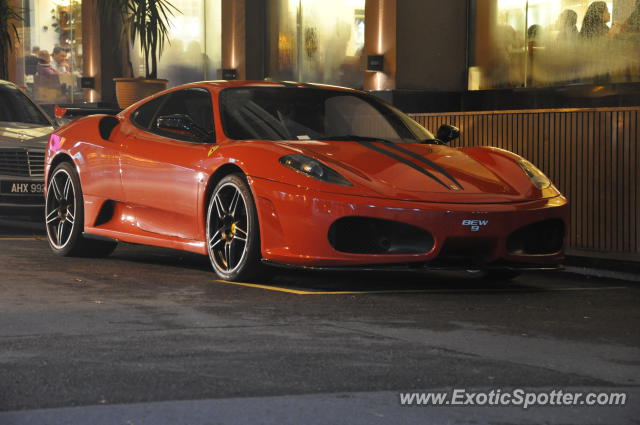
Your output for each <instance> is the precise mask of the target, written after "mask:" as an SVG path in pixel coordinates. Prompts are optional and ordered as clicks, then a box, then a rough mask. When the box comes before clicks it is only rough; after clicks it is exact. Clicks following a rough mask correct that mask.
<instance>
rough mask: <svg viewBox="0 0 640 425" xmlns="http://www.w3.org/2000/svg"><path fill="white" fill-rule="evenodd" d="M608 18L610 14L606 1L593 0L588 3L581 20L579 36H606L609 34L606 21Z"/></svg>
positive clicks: (609, 18) (590, 37)
mask: <svg viewBox="0 0 640 425" xmlns="http://www.w3.org/2000/svg"><path fill="white" fill-rule="evenodd" d="M610 20H611V14H610V13H609V8H608V7H607V3H606V2H603V1H594V2H593V3H591V4H590V5H589V8H588V9H587V13H586V14H585V15H584V19H583V20H582V28H581V29H580V37H582V38H583V39H585V40H593V39H598V38H602V37H605V36H607V35H608V34H609V27H608V26H607V22H609V21H610Z"/></svg>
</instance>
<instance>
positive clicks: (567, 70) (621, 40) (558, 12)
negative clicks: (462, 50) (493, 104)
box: [469, 0, 640, 90]
mask: <svg viewBox="0 0 640 425" xmlns="http://www.w3.org/2000/svg"><path fill="white" fill-rule="evenodd" d="M472 14H473V17H472V18H473V28H472V36H473V37H472V40H473V41H472V43H473V45H472V46H470V47H471V51H472V57H471V63H472V67H471V68H470V69H469V89H470V90H477V89H496V88H514V87H549V86H563V85H569V84H609V83H624V82H637V81H640V0H609V1H592V0H528V1H527V0H475V1H474V2H473V8H472Z"/></svg>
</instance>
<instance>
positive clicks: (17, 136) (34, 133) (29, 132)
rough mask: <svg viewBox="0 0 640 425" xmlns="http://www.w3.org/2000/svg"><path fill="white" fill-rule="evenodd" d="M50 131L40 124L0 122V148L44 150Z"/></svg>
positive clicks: (47, 127)
mask: <svg viewBox="0 0 640 425" xmlns="http://www.w3.org/2000/svg"><path fill="white" fill-rule="evenodd" d="M52 131H53V127H51V126H42V125H41V124H28V123H19V122H6V121H0V148H7V147H11V148H16V147H19V148H29V149H34V148H37V149H44V148H45V146H46V144H47V141H48V140H49V133H51V132H52Z"/></svg>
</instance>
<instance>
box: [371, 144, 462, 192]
mask: <svg viewBox="0 0 640 425" xmlns="http://www.w3.org/2000/svg"><path fill="white" fill-rule="evenodd" d="M381 143H383V144H384V145H385V146H389V147H390V148H392V149H395V150H397V151H398V152H402V153H404V154H407V155H409V156H410V157H411V158H414V159H416V160H418V161H420V162H422V163H423V164H426V165H428V166H429V167H431V168H433V169H434V170H436V171H437V172H439V173H440V174H442V175H444V176H446V177H447V178H448V179H449V180H451V181H452V182H454V183H455V184H456V185H457V186H458V187H459V188H460V189H464V187H462V185H461V184H460V183H459V182H458V180H456V178H455V177H453V176H452V175H451V174H450V173H449V172H448V171H447V170H445V169H444V168H442V167H441V166H440V165H438V164H436V163H435V162H433V161H430V160H428V159H427V158H425V157H423V156H420V155H418V154H417V153H415V152H412V151H410V150H409V149H405V148H403V147H402V146H398V145H397V144H395V143H393V142H388V141H381Z"/></svg>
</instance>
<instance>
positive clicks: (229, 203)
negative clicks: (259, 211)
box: [207, 182, 251, 274]
mask: <svg viewBox="0 0 640 425" xmlns="http://www.w3.org/2000/svg"><path fill="white" fill-rule="evenodd" d="M250 231H251V229H249V220H248V218H247V201H246V199H245V198H244V195H243V193H242V191H241V190H240V188H239V187H237V186H236V185H235V184H234V183H233V182H228V183H226V184H224V185H222V186H220V187H219V188H218V189H217V191H216V192H215V193H214V194H213V197H212V199H211V202H210V204H209V211H208V220H207V246H208V250H209V257H210V258H211V261H212V262H213V265H214V267H215V268H217V269H218V270H219V271H221V272H222V273H225V274H228V273H233V272H234V271H235V270H236V269H237V268H238V267H239V266H240V265H241V264H242V261H243V259H244V257H245V256H246V255H247V249H248V243H247V241H248V239H249V232H250Z"/></svg>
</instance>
